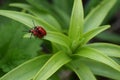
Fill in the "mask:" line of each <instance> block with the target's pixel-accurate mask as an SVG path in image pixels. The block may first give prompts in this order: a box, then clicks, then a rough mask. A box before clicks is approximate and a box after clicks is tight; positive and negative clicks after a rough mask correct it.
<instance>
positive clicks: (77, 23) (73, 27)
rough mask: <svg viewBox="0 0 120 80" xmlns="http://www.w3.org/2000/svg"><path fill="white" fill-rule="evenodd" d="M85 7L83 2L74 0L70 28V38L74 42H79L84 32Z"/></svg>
mask: <svg viewBox="0 0 120 80" xmlns="http://www.w3.org/2000/svg"><path fill="white" fill-rule="evenodd" d="M83 17H84V14H83V6H82V0H74V6H73V9H72V15H71V21H70V27H69V33H68V35H69V37H70V38H71V40H72V41H74V40H77V41H78V40H79V39H80V37H81V35H82V31H83Z"/></svg>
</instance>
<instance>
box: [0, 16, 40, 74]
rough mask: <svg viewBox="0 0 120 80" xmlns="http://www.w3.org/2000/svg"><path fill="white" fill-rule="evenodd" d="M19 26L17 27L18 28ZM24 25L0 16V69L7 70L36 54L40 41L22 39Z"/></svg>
mask: <svg viewBox="0 0 120 80" xmlns="http://www.w3.org/2000/svg"><path fill="white" fill-rule="evenodd" d="M18 27H19V28H18ZM23 30H25V26H24V25H22V24H20V23H18V22H15V21H13V20H11V19H8V18H5V17H1V16H0V69H2V70H3V71H4V72H8V71H10V70H11V69H13V68H15V67H16V66H18V65H20V64H21V63H23V62H24V61H26V60H28V59H31V58H33V57H35V56H37V55H38V53H37V51H38V50H41V47H40V46H39V45H41V43H42V41H41V40H37V39H23V38H22V37H23V35H24V32H22V31H23Z"/></svg>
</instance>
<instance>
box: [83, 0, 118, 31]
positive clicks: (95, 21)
mask: <svg viewBox="0 0 120 80" xmlns="http://www.w3.org/2000/svg"><path fill="white" fill-rule="evenodd" d="M115 2H116V0H103V1H102V2H101V4H99V5H98V6H97V7H96V8H94V9H92V11H91V12H90V13H89V14H88V15H87V17H86V18H85V23H84V32H88V31H90V30H92V29H94V28H96V27H98V26H100V24H101V23H102V21H103V20H104V18H105V17H106V15H107V14H108V12H109V11H110V9H111V8H112V7H113V5H114V4H115Z"/></svg>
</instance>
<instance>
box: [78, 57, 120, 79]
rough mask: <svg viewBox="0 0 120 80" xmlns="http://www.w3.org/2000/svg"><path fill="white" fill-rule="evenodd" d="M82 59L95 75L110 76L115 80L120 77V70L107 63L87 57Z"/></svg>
mask: <svg viewBox="0 0 120 80" xmlns="http://www.w3.org/2000/svg"><path fill="white" fill-rule="evenodd" d="M80 61H81V62H83V63H85V64H86V65H87V66H88V67H89V68H90V69H91V71H92V72H93V73H94V74H95V75H99V76H104V77H108V78H111V79H114V80H119V79H120V71H117V70H115V69H113V68H111V67H109V66H107V65H105V64H102V63H98V62H97V61H95V60H91V59H86V58H84V59H81V60H80Z"/></svg>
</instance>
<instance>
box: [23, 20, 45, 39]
mask: <svg viewBox="0 0 120 80" xmlns="http://www.w3.org/2000/svg"><path fill="white" fill-rule="evenodd" d="M33 25H34V28H33V29H30V30H29V31H24V32H29V33H31V36H30V38H31V37H32V35H34V36H35V37H38V38H43V37H44V36H45V35H46V34H47V33H46V31H45V29H44V28H42V27H41V26H35V23H34V21H33Z"/></svg>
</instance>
